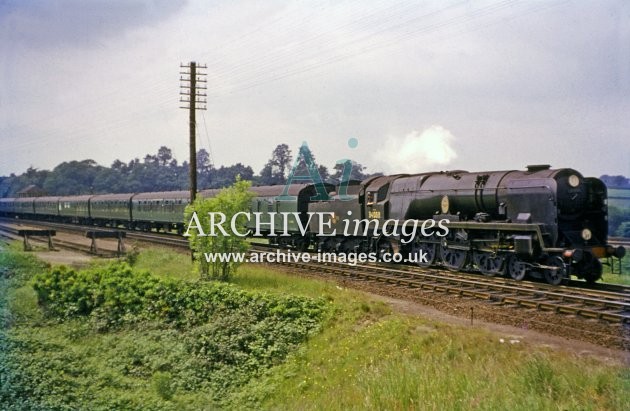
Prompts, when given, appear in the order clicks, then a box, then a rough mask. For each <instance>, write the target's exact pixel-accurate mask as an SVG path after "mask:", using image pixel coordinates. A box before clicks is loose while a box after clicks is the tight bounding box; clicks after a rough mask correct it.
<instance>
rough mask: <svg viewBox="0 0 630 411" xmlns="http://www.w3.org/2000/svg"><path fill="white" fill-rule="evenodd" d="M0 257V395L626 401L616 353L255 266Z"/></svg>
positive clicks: (226, 404) (250, 404) (520, 405)
mask: <svg viewBox="0 0 630 411" xmlns="http://www.w3.org/2000/svg"><path fill="white" fill-rule="evenodd" d="M0 267H4V268H3V269H2V270H1V271H2V275H1V276H0V282H1V283H2V284H0V293H1V294H2V295H1V297H2V298H0V305H1V306H2V308H1V309H0V318H2V321H3V325H4V327H3V328H2V329H1V330H0V345H1V346H2V349H1V350H0V357H2V358H0V371H1V372H0V409H46V410H49V409H94V410H99V409H103V410H104V409H142V410H175V409H178V410H180V409H195V410H201V409H215V408H217V407H220V408H226V409H307V410H308V409H331V410H342V409H343V410H345V409H375V410H376V409H516V410H519V409H520V410H530V409H586V410H588V409H593V410H595V409H612V410H615V409H618V410H622V409H628V408H629V407H630V373H629V372H628V370H627V369H625V368H623V367H622V366H620V365H610V364H606V363H603V362H600V361H598V360H595V359H593V358H589V357H587V356H579V355H577V354H575V355H574V354H569V353H561V352H556V351H552V350H550V349H546V348H541V347H537V346H535V345H533V344H529V343H528V342H527V341H526V340H527V337H525V338H524V339H523V338H520V337H519V338H520V341H519V342H518V343H510V337H509V336H505V335H497V334H492V333H489V332H485V331H482V330H479V329H474V328H470V327H460V326H452V325H446V324H442V323H438V322H435V321H430V320H426V319H422V318H419V317H416V316H407V315H403V314H400V313H397V312H394V311H392V309H391V308H390V307H389V306H388V305H387V304H385V303H383V302H379V301H375V300H373V299H371V298H369V297H366V296H364V295H362V294H360V293H359V292H354V291H352V290H348V289H345V288H342V287H339V286H337V285H335V284H334V283H329V282H323V281H314V280H310V279H305V278H299V277H295V276H291V275H287V274H283V273H278V272H273V271H270V270H268V269H266V268H263V267H259V266H244V267H243V268H242V270H240V271H239V274H238V275H236V276H234V277H233V279H232V284H222V283H220V284H215V283H209V282H199V281H197V278H198V276H197V275H196V274H194V273H193V272H192V262H191V261H190V258H188V257H187V256H185V255H180V254H176V253H173V252H170V251H165V250H162V249H156V250H149V251H146V252H142V253H140V254H139V255H138V256H137V260H136V262H135V265H134V267H129V266H128V265H126V264H114V265H107V266H103V265H98V266H95V267H92V268H89V269H87V270H82V271H77V270H71V269H67V268H66V269H62V268H53V269H52V270H50V274H46V273H45V272H47V271H48V268H46V267H44V266H43V265H42V264H41V263H39V262H38V261H37V260H35V259H33V258H31V257H28V256H25V255H24V254H23V253H20V252H13V251H12V252H9V253H1V254H0ZM148 271H151V274H149V273H148ZM34 285H35V288H33V286H34ZM36 289H37V291H36ZM38 300H39V303H38ZM500 338H504V339H505V341H504V342H503V343H502V342H501V341H500ZM263 347H267V348H263Z"/></svg>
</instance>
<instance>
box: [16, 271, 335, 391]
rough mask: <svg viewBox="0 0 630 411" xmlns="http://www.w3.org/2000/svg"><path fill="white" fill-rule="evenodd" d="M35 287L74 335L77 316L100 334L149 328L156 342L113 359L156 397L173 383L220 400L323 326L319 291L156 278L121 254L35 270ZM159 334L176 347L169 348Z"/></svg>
mask: <svg viewBox="0 0 630 411" xmlns="http://www.w3.org/2000/svg"><path fill="white" fill-rule="evenodd" d="M33 288H34V289H35V291H36V294H37V299H38V303H39V305H40V306H41V307H42V309H43V310H44V312H45V314H46V315H47V316H48V318H50V319H52V320H54V321H58V322H61V323H69V324H71V326H70V327H69V328H68V331H67V333H66V335H67V336H69V337H71V338H75V337H76V338H82V335H84V332H85V329H83V328H82V327H81V326H75V325H74V324H75V323H77V322H78V323H79V324H86V325H87V326H88V328H89V327H92V328H93V329H96V331H99V332H105V333H106V332H108V331H111V330H116V332H117V333H120V332H133V331H134V330H155V332H156V341H155V342H151V343H147V342H146V341H145V343H144V344H143V345H142V346H131V347H128V348H125V349H124V350H123V351H122V352H121V353H120V363H119V364H118V363H117V362H116V363H113V364H112V366H114V369H115V370H118V372H120V373H122V375H129V376H134V377H137V378H146V379H150V381H151V386H152V387H153V392H154V393H155V394H156V395H157V396H159V397H160V398H161V399H162V400H173V398H174V394H175V392H176V390H177V392H180V390H181V391H182V392H183V393H186V392H191V391H195V390H205V391H208V392H211V393H212V396H213V398H214V400H215V401H216V402H217V403H221V401H222V400H223V399H224V398H225V393H226V392H229V391H230V390H232V389H234V388H235V387H239V386H242V385H243V384H245V383H247V382H248V381H249V380H250V379H251V378H253V377H255V376H258V375H260V374H261V373H262V372H263V371H264V370H266V369H268V368H269V367H271V366H273V365H276V364H279V363H281V362H282V361H284V359H285V358H286V357H287V355H289V354H290V353H291V352H292V351H293V350H295V348H296V347H297V346H298V344H300V343H302V342H303V341H305V340H306V339H307V338H308V336H309V335H311V334H312V333H314V332H315V331H317V330H319V327H320V323H321V321H322V320H323V317H324V314H325V312H326V307H327V304H326V301H325V300H324V299H311V298H306V297H297V296H276V295H268V294H261V293H254V292H250V291H245V290H242V289H239V288H237V287H235V286H234V285H231V284H226V283H218V282H211V283H208V282H204V281H199V282H196V283H189V282H184V281H174V280H161V279H158V278H156V277H154V276H152V275H151V274H149V273H148V272H145V271H140V270H134V269H132V268H131V267H130V266H129V265H128V264H126V263H113V264H111V265H109V266H106V267H99V268H92V269H87V270H82V271H76V270H71V269H67V268H55V269H53V270H51V271H50V272H47V273H43V274H38V275H36V276H35V277H34V280H33ZM86 320H87V321H86ZM123 328H124V329H123ZM143 332H146V331H143ZM161 340H163V341H164V342H166V341H175V340H176V341H178V344H181V346H180V348H178V349H177V351H176V353H173V354H170V353H169V354H167V353H166V352H163V351H164V348H163V346H162V344H163V342H162V341H161ZM31 344H35V345H34V346H31ZM37 344H39V343H36V342H29V343H24V344H22V348H21V349H22V350H25V349H26V350H29V349H35V348H33V347H37ZM170 344H175V343H174V342H171V343H170ZM29 347H30V348H29ZM156 359H159V361H157V360H156ZM33 369H35V370H39V367H34V368H33ZM22 372H23V371H22ZM67 372H68V371H67V370H65V369H64V370H63V373H67ZM25 380H26V378H25ZM64 398H66V399H67V398H68V396H67V395H66V396H64ZM173 401H174V400H173Z"/></svg>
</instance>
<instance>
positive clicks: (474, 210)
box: [309, 165, 625, 284]
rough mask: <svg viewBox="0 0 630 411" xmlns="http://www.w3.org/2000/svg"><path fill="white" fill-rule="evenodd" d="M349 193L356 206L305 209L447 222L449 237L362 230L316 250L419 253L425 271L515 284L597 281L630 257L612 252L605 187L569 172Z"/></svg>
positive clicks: (392, 181) (377, 183) (320, 241)
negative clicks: (613, 261)
mask: <svg viewBox="0 0 630 411" xmlns="http://www.w3.org/2000/svg"><path fill="white" fill-rule="evenodd" d="M353 194H354V195H353V196H352V198H353V200H352V201H348V198H343V199H342V198H340V197H333V199H331V200H329V201H323V202H314V203H312V204H311V206H310V207H309V211H316V212H321V211H334V212H335V215H336V216H337V215H339V216H340V217H341V218H345V216H346V215H348V214H352V215H353V216H361V218H362V219H367V220H370V219H379V220H381V221H383V222H384V221H386V220H399V221H405V220H429V219H434V220H443V219H447V220H449V221H450V222H449V223H448V224H447V226H448V228H449V230H448V233H447V234H446V235H442V236H440V234H433V235H430V236H425V235H416V236H415V238H404V236H403V235H400V236H386V235H383V233H378V232H376V233H374V232H373V231H371V230H365V231H364V230H358V232H359V233H368V235H367V236H347V235H337V236H333V237H317V238H316V239H315V241H316V243H317V247H318V249H319V250H322V251H331V250H335V251H342V252H350V251H357V252H370V251H376V252H380V253H384V252H403V253H410V254H411V255H413V254H415V253H419V252H423V254H424V255H425V256H426V260H424V261H420V260H418V264H419V265H424V266H430V265H434V264H437V263H441V264H442V265H444V266H445V267H446V268H448V269H449V270H453V271H459V270H465V269H473V270H478V271H481V272H482V273H484V274H486V275H509V276H510V277H512V278H514V279H516V280H522V279H523V278H524V277H525V276H526V275H530V276H532V277H536V278H545V279H546V281H547V282H549V283H550V284H560V283H561V282H562V281H563V280H566V279H568V278H570V275H575V276H577V277H579V278H583V279H585V280H586V281H587V282H591V283H592V282H595V281H597V280H598V279H600V278H601V274H602V264H601V262H600V260H599V259H600V258H605V257H615V258H622V257H623V256H624V254H625V249H624V248H623V247H618V248H614V247H612V246H609V245H608V244H607V237H608V223H607V214H608V212H607V205H606V198H607V194H606V186H605V185H604V183H603V182H602V181H601V180H599V179H597V178H585V177H583V176H582V175H581V174H580V173H579V172H577V171H575V170H573V169H569V168H563V169H556V170H553V169H551V168H550V166H548V165H537V166H528V167H527V170H526V171H518V170H510V171H488V172H475V173H470V172H467V171H449V172H438V173H422V174H415V175H394V176H383V177H376V178H372V179H369V180H366V181H363V182H362V183H361V184H360V186H359V187H358V188H357V189H356V190H355V192H354V193H353ZM333 222H334V224H333V225H332V227H331V229H330V232H332V230H335V229H336V232H337V233H340V232H341V227H340V226H339V224H340V223H339V219H337V218H333ZM315 224H317V221H316V220H315V221H313V222H312V229H313V230H314V229H315ZM363 224H366V222H364V223H363ZM372 234H374V235H372Z"/></svg>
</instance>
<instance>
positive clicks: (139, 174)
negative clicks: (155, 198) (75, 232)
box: [0, 144, 381, 197]
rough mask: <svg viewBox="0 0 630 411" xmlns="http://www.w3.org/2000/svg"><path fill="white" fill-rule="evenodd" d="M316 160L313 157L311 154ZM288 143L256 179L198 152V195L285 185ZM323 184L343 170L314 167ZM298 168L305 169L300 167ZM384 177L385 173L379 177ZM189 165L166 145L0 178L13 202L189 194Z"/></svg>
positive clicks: (358, 168)
mask: <svg viewBox="0 0 630 411" xmlns="http://www.w3.org/2000/svg"><path fill="white" fill-rule="evenodd" d="M310 155H311V157H312V158H313V161H315V160H314V155H313V154H312V153H310ZM293 160H294V158H293V155H292V152H291V150H290V148H289V146H288V145H287V144H279V145H278V146H276V148H274V149H273V151H272V152H271V157H270V158H269V161H267V163H266V164H265V166H264V167H263V168H262V169H261V170H260V172H259V173H258V174H256V173H255V172H254V170H253V169H252V167H251V166H248V165H244V164H242V163H236V164H233V165H231V166H220V167H215V165H214V164H212V162H211V157H210V154H209V153H208V152H207V151H206V150H205V149H201V150H199V151H198V152H197V186H198V188H199V189H200V190H203V189H209V188H223V187H228V186H231V185H232V184H234V182H235V181H236V177H237V176H240V177H241V179H242V180H248V181H251V182H252V184H253V185H274V184H284V183H286V181H287V178H288V175H289V172H290V171H291V168H292V167H293V164H294V161H293ZM315 165H316V167H317V170H318V171H319V174H320V175H321V177H322V179H323V180H324V181H327V182H331V183H337V182H339V180H340V179H341V176H342V172H343V166H342V165H335V167H333V168H332V170H331V171H329V169H328V168H327V167H326V166H324V165H319V164H315ZM300 167H304V166H303V165H302V164H300ZM364 171H365V167H364V166H363V165H361V164H359V163H356V162H354V163H353V167H352V173H351V175H350V178H351V179H356V180H362V179H364V178H367V177H368V176H369V174H366V173H365V172H364ZM377 174H381V173H377ZM188 175H189V164H188V162H187V161H184V162H182V163H179V162H178V161H177V160H176V159H175V158H174V157H173V152H172V150H171V149H170V148H168V147H165V146H162V147H160V148H159V150H158V151H157V153H155V154H147V155H146V156H145V157H144V158H143V160H140V159H139V158H134V159H132V160H131V161H129V162H128V163H125V162H123V161H121V160H115V161H114V162H113V163H112V164H111V166H110V167H105V166H102V165H99V164H98V163H96V162H95V161H94V160H89V159H88V160H82V161H69V162H63V163H61V164H59V165H58V166H56V167H55V168H54V169H52V170H38V169H36V168H34V167H29V168H28V169H27V170H26V171H25V172H24V173H22V174H20V175H15V174H11V175H10V176H5V177H0V197H15V196H16V194H17V193H18V192H19V191H20V190H23V189H24V188H26V187H28V186H31V185H33V186H35V187H38V188H40V189H43V191H44V192H45V193H47V194H48V195H58V196H65V195H79V194H105V193H138V192H152V191H173V190H187V189H188V188H189V177H188Z"/></svg>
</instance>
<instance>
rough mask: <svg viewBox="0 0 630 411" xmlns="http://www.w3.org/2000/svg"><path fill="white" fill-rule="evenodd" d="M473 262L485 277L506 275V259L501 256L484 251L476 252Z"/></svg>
mask: <svg viewBox="0 0 630 411" xmlns="http://www.w3.org/2000/svg"><path fill="white" fill-rule="evenodd" d="M473 261H474V262H475V265H476V266H477V268H478V269H479V271H481V273H482V274H483V275H487V276H494V275H504V274H505V270H506V264H505V258H504V257H503V256H501V255H498V254H494V253H490V252H484V251H475V252H474V253H473Z"/></svg>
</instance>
